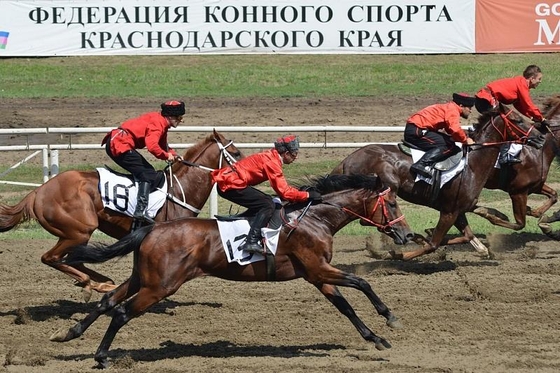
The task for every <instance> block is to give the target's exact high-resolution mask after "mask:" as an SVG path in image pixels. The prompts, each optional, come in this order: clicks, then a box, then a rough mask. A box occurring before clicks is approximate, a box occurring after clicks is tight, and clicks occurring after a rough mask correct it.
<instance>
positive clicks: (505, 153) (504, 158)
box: [498, 144, 521, 164]
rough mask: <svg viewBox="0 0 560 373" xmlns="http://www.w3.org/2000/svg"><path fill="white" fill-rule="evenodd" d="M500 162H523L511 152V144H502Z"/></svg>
mask: <svg viewBox="0 0 560 373" xmlns="http://www.w3.org/2000/svg"><path fill="white" fill-rule="evenodd" d="M498 163H499V164H515V163H521V159H519V158H516V157H514V156H513V155H511V154H509V145H508V144H506V145H502V147H501V148H500V156H499V157H498Z"/></svg>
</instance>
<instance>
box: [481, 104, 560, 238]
mask: <svg viewBox="0 0 560 373" xmlns="http://www.w3.org/2000/svg"><path fill="white" fill-rule="evenodd" d="M543 113H544V116H545V118H547V120H548V122H549V123H550V125H551V133H548V134H547V135H546V140H545V143H544V146H543V148H542V150H537V149H535V148H532V147H529V146H524V147H523V150H522V151H521V155H520V159H521V160H522V162H521V163H518V164H514V165H511V166H510V167H509V168H507V169H505V170H504V171H503V173H502V172H501V170H500V169H495V168H493V169H492V171H493V172H492V173H491V175H490V177H489V178H488V181H487V182H486V184H485V185H484V187H485V188H488V189H501V190H503V191H505V192H507V193H508V194H509V196H510V198H511V202H512V207H513V216H514V218H515V222H510V221H509V220H508V217H507V216H506V215H504V214H503V213H501V212H500V211H498V210H496V209H493V208H488V207H482V206H476V208H475V209H474V211H473V212H474V213H475V214H477V215H480V216H482V217H484V218H486V219H488V221H490V222H491V223H492V224H494V225H498V226H501V227H505V228H509V229H513V230H520V229H523V228H524V227H525V223H526V216H527V215H529V216H533V217H535V218H542V219H540V220H539V226H540V227H541V229H542V230H543V232H544V233H545V234H547V235H549V236H551V237H552V238H555V239H558V238H559V237H558V236H557V235H556V234H554V233H553V232H552V231H551V229H550V225H549V223H551V222H553V221H555V220H557V219H556V218H555V217H545V216H543V215H544V213H545V212H546V211H547V210H548V209H550V207H552V205H554V204H555V203H556V202H557V201H558V194H557V193H556V191H555V190H554V189H552V188H551V187H550V186H548V185H546V184H545V182H546V179H547V176H548V172H549V170H550V165H551V164H552V161H553V160H554V158H555V156H556V155H557V154H560V119H559V117H560V95H559V96H554V97H551V98H549V99H548V100H546V101H545V103H544V110H543ZM529 194H540V195H543V196H545V197H547V199H546V200H545V201H544V203H543V204H541V205H540V206H539V207H537V208H529V207H527V197H528V195H529ZM555 215H557V214H555Z"/></svg>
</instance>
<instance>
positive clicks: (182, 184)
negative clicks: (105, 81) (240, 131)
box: [0, 130, 241, 301]
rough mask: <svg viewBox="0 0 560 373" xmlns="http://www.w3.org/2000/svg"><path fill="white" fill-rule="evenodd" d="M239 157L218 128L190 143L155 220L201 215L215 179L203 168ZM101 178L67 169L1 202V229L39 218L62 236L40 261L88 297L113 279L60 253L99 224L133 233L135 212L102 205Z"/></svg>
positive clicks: (116, 232) (108, 230) (114, 232)
mask: <svg viewBox="0 0 560 373" xmlns="http://www.w3.org/2000/svg"><path fill="white" fill-rule="evenodd" d="M240 157H241V153H240V151H239V150H238V149H237V148H236V147H235V145H233V142H232V141H229V140H226V139H225V137H224V136H223V135H222V134H220V133H218V132H217V131H215V130H214V131H213V133H212V134H210V135H208V136H207V137H206V138H205V139H203V140H201V141H199V142H198V143H197V144H195V145H194V146H192V147H191V148H189V149H187V151H186V153H185V155H184V156H183V162H177V163H175V164H173V165H172V166H171V167H169V169H170V170H171V172H172V174H173V179H175V181H173V179H171V180H168V183H167V184H168V190H167V200H166V202H165V203H164V205H163V207H162V208H161V209H160V211H159V212H158V214H157V215H156V217H155V221H164V220H170V219H177V218H181V217H190V216H197V215H198V213H199V212H200V209H201V208H202V207H203V206H204V204H205V202H206V200H207V199H208V197H209V195H210V192H211V189H212V185H213V184H212V181H211V178H210V174H209V173H208V171H206V170H204V168H205V167H208V168H216V167H220V166H221V164H222V163H223V160H224V159H225V160H226V161H227V162H229V163H231V162H234V161H235V160H236V159H239V158H240ZM194 162H196V163H194ZM192 165H194V166H198V167H192ZM166 171H167V170H166ZM98 184H99V174H98V172H96V171H75V170H70V171H65V172H62V173H60V174H59V175H57V176H55V177H53V178H52V179H50V180H49V181H47V182H46V183H44V184H43V185H41V186H39V187H38V188H36V189H35V190H33V191H32V192H30V193H29V194H27V196H26V197H24V198H23V199H22V200H21V201H20V202H19V203H17V204H16V205H14V206H8V205H5V204H0V232H6V231H9V230H11V229H13V228H15V227H16V226H18V225H19V224H20V223H23V222H25V221H28V220H32V219H34V220H36V221H37V222H38V223H39V224H40V225H41V226H42V227H43V228H44V229H45V230H46V231H48V232H49V233H51V234H52V235H54V236H56V237H58V242H57V243H56V245H55V246H53V247H52V248H51V249H50V250H49V251H47V252H46V253H44V254H43V255H42V257H41V261H42V262H43V263H44V264H46V265H48V266H51V267H53V268H55V269H57V270H59V271H61V272H63V273H65V274H67V275H68V276H70V277H71V278H73V279H74V280H76V281H77V285H79V286H81V287H83V289H84V298H85V300H86V301H88V300H89V298H90V297H91V292H92V289H93V290H95V291H97V292H101V293H103V292H107V291H108V290H111V289H114V288H115V287H116V286H115V285H114V282H113V280H112V279H110V278H109V277H106V276H104V275H102V274H100V273H98V272H96V271H94V270H92V269H90V268H87V267H86V266H84V265H83V264H78V265H68V264H64V263H61V262H60V259H61V258H62V257H64V256H65V255H66V254H68V253H69V251H70V250H71V248H72V247H73V246H77V245H80V244H85V243H87V242H88V241H89V239H90V238H91V235H92V234H93V232H94V231H95V230H96V229H99V230H100V231H102V232H103V233H105V234H107V235H109V236H111V237H113V238H121V237H123V236H125V235H126V234H127V233H129V231H130V229H131V226H132V224H133V218H132V217H130V216H127V215H124V214H121V213H118V212H115V211H112V210H109V209H105V208H104V207H103V201H102V198H101V195H100V192H99V185H98Z"/></svg>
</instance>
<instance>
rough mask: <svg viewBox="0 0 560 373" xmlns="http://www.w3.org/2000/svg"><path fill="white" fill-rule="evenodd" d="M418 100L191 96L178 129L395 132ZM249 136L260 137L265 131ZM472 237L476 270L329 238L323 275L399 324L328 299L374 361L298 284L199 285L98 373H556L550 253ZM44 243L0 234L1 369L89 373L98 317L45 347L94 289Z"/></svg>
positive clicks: (47, 108) (93, 111)
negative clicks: (385, 309)
mask: <svg viewBox="0 0 560 373" xmlns="http://www.w3.org/2000/svg"><path fill="white" fill-rule="evenodd" d="M430 103H433V100H432V101H430V102H428V101H425V102H424V101H423V102H404V101H402V100H398V99H387V100H386V101H374V100H371V99H358V100H334V99H333V100H303V99H302V100H292V99H291V100H267V99H263V100H257V101H255V100H252V101H246V100H245V101H244V100H237V101H231V102H229V101H227V102H226V101H217V100H193V101H192V102H189V103H188V106H189V114H188V118H187V119H186V121H185V125H189V124H193V125H194V124H196V125H243V126H245V125H259V124H260V125H265V124H268V125H303V124H308V125H314V124H316V125H322V124H336V125H349V124H353V125H398V126H401V125H402V124H403V121H404V120H405V119H406V117H407V115H409V114H410V113H411V112H413V111H414V110H416V109H419V108H421V107H422V106H425V105H428V104H430ZM155 107H157V103H156V105H155ZM389 107H390V108H391V110H388V108H389ZM151 109H154V103H152V102H147V101H133V100H123V101H120V102H107V101H102V100H99V101H95V100H75V101H68V100H63V99H61V100H48V101H36V102H31V103H24V102H18V101H15V100H6V101H4V102H2V103H0V118H2V121H3V123H2V124H3V125H2V127H3V128H6V127H11V128H25V127H30V126H33V127H49V126H59V127H60V126H62V127H71V126H96V127H98V126H99V127H101V126H114V125H118V123H119V122H120V121H122V120H124V119H126V118H128V117H130V116H133V115H136V114H138V113H141V112H143V111H145V110H151ZM84 118H87V119H88V121H87V122H86V121H85V119H84ZM242 136H245V137H246V136H255V137H256V138H258V139H261V138H259V137H258V136H263V135H257V134H244V135H242ZM302 136H307V135H306V134H305V135H302ZM340 136H341V138H342V139H349V138H351V137H346V136H350V135H345V134H341V135H340ZM361 136H362V137H363V134H362V135H361ZM2 141H4V142H9V141H11V140H10V139H3V140H2ZM13 141H19V140H18V139H14V140H13ZM243 141H246V140H245V138H243ZM249 141H250V140H247V142H249ZM261 141H271V139H270V138H268V139H267V137H266V136H264V137H262V140H261ZM304 141H305V140H304ZM310 141H311V140H310ZM359 141H385V139H378V138H375V139H374V138H373V137H372V136H370V137H368V138H366V139H364V138H362V139H360V140H359ZM348 152H349V150H347V149H346V150H337V151H332V150H331V151H326V152H325V153H321V156H324V155H329V156H333V157H340V159H342V158H343V157H344V155H345V154H347V153H348ZM11 156H12V155H8V154H5V153H2V154H1V155H0V157H2V158H0V160H3V161H5V162H0V164H4V163H9V160H7V159H8V157H11ZM72 156H73V157H74V160H75V161H76V162H78V163H79V161H81V158H87V159H88V160H89V161H91V160H92V159H97V158H96V157H98V159H99V163H100V164H102V163H103V162H107V160H106V159H105V157H104V154H102V153H101V152H97V151H93V152H87V153H84V152H79V151H76V152H74V153H72ZM305 157H306V156H305V155H302V160H301V161H302V162H305ZM64 161H65V162H68V161H67V160H64ZM326 171H327V170H326ZM0 201H2V199H1V198H0ZM483 239H484V242H485V243H486V244H487V245H488V246H489V247H490V248H491V250H493V252H494V253H495V258H493V259H481V258H479V257H477V256H476V255H475V254H474V252H473V250H472V248H470V247H468V246H460V247H448V248H441V249H440V250H439V252H438V253H436V254H432V255H430V256H428V257H426V258H424V259H422V260H418V261H413V262H407V263H402V262H391V261H382V260H379V259H374V258H373V256H372V253H371V252H370V250H368V249H367V248H371V247H373V248H375V249H377V250H381V251H384V250H387V249H388V248H392V245H391V244H389V243H388V242H387V240H386V239H383V238H381V236H380V234H379V233H377V232H375V233H373V234H372V237H371V238H366V237H336V239H335V255H334V259H333V264H334V265H335V266H337V267H338V268H340V269H343V270H345V271H348V272H353V273H356V274H358V275H359V276H361V277H363V278H364V279H366V280H367V281H368V282H369V283H370V284H371V285H372V287H373V289H374V291H376V293H377V294H378V295H379V296H380V297H381V298H382V299H383V301H384V302H385V303H386V304H387V305H388V306H389V307H390V308H391V309H392V310H393V312H394V313H395V314H396V316H398V317H399V318H400V320H401V321H402V323H403V324H404V328H403V329H402V330H392V329H390V328H388V327H387V326H386V325H385V323H384V319H383V318H382V317H381V316H378V315H377V314H376V312H375V309H374V308H373V306H372V305H371V304H370V303H369V302H368V300H367V299H366V297H365V296H364V295H363V294H360V293H359V292H358V291H357V290H354V289H341V291H342V293H343V294H344V295H345V296H346V297H347V299H348V301H349V302H350V303H351V304H352V305H353V307H354V308H355V310H356V312H357V314H358V316H360V317H361V318H362V320H364V322H365V323H366V324H367V325H368V326H369V327H370V328H371V329H372V330H373V331H374V332H376V333H377V334H378V335H380V336H383V337H384V338H386V339H387V340H388V341H389V342H390V343H391V344H392V346H393V348H391V349H389V350H385V351H377V350H376V349H375V348H374V346H373V345H372V344H371V343H369V342H366V341H364V340H362V339H361V338H360V336H359V334H358V332H357V331H356V330H355V329H354V327H353V326H352V324H351V323H350V322H349V321H348V320H347V319H346V318H345V317H344V316H343V315H340V314H339V313H338V312H337V310H336V309H335V308H334V307H333V306H332V305H331V304H330V303H329V302H328V301H327V300H326V299H324V298H323V296H322V295H321V294H320V293H319V292H318V291H317V290H316V289H315V288H314V287H313V286H312V285H310V284H308V283H306V282H305V281H303V280H296V281H292V282H286V283H236V282H226V281H223V280H219V279H215V278H202V279H197V280H194V281H192V282H189V283H187V284H185V285H183V287H182V288H181V289H180V290H179V291H178V292H177V293H176V294H174V295H172V296H171V297H169V298H167V299H166V300H164V301H162V302H160V303H159V304H157V305H156V306H154V307H153V308H152V309H151V310H150V311H149V312H147V313H146V314H145V315H143V316H142V317H140V318H137V319H134V320H132V321H131V322H130V323H129V324H128V325H126V326H125V327H124V328H123V329H122V330H121V331H120V333H119V334H118V335H117V337H116V338H115V340H114V342H113V345H112V349H111V350H110V355H109V357H110V362H111V363H112V365H111V368H110V370H109V371H112V372H150V373H152V372H153V373H155V372H158V373H166V372H169V373H171V372H173V373H175V372H187V371H188V372H262V371H266V372H365V371H370V372H391V373H393V372H394V373H397V372H399V373H400V372H402V373H412V372H422V373H424V372H433V373H436V372H461V373H462V372H504V373H505V372H508V373H509V372H514V373H521V372H545V373H546V372H550V373H552V372H558V371H559V370H560V353H558V350H559V346H560V245H559V244H558V242H556V241H551V240H548V239H545V238H543V237H541V236H539V235H532V234H526V233H512V234H511V235H492V236H489V237H483ZM366 241H367V243H366ZM54 243H55V239H54V238H53V239H45V240H25V239H24V240H11V239H6V238H3V237H2V235H1V234H0V330H1V333H0V372H21V373H23V372H25V373H39V372H40V373H59V372H76V373H77V372H93V371H95V370H93V369H92V367H93V366H94V361H93V354H94V353H95V350H96V348H97V346H98V344H99V342H100V341H101V338H102V336H103V333H104V331H105V330H106V328H107V326H108V323H109V318H108V317H101V318H100V319H99V320H98V321H97V322H96V323H94V324H93V325H92V326H91V327H90V329H89V330H88V331H87V332H86V333H85V334H84V336H82V337H81V338H78V339H76V340H73V341H70V342H67V343H54V342H50V341H49V336H50V335H51V334H53V333H54V332H55V331H57V330H59V329H60V328H69V327H71V326H73V325H74V324H75V322H76V321H77V320H81V319H82V318H83V317H85V315H86V314H87V313H88V312H89V311H90V310H92V309H93V307H95V301H98V300H99V299H100V297H101V296H100V295H99V294H94V296H93V299H92V302H90V303H85V302H84V301H83V299H82V294H81V291H80V288H78V287H75V286H73V285H72V281H71V280H70V279H69V278H68V277H66V276H64V275H62V274H61V273H59V272H58V271H55V270H54V269H51V268H49V267H47V266H45V265H44V264H42V263H41V261H40V256H41V255H42V254H43V253H44V252H45V251H47V250H48V249H49V248H50V247H52V246H53V245H54ZM366 247H367V248H366ZM95 267H96V268H97V269H98V270H100V271H101V272H103V273H105V274H108V275H110V276H111V277H112V278H114V279H115V281H116V282H117V283H120V282H122V281H123V280H124V279H126V278H127V276H128V275H129V273H130V268H131V258H130V257H126V258H123V259H121V260H120V261H112V262H108V263H105V264H102V265H98V266H95Z"/></svg>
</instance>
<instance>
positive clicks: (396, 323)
mask: <svg viewBox="0 0 560 373" xmlns="http://www.w3.org/2000/svg"><path fill="white" fill-rule="evenodd" d="M387 326H388V327H389V328H391V329H402V328H404V326H403V324H402V323H401V322H400V320H399V319H397V318H396V317H395V316H393V315H391V317H389V319H387Z"/></svg>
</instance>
